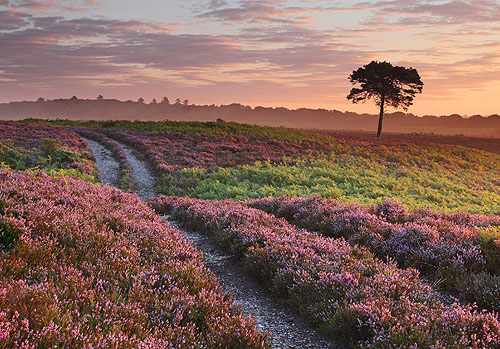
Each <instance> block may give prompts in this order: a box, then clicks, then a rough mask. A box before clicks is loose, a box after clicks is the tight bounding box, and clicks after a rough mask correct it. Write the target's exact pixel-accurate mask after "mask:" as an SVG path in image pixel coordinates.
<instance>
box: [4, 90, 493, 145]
mask: <svg viewBox="0 0 500 349" xmlns="http://www.w3.org/2000/svg"><path fill="white" fill-rule="evenodd" d="M30 117H31V118H42V119H56V118H60V119H79V120H89V119H96V120H102V119H107V120H110V119H115V120H118V119H123V120H166V119H169V120H186V121H194V120H196V121H215V120H217V119H218V118H220V119H223V120H225V121H236V122H244V123H250V124H259V125H270V126H285V127H300V128H309V129H329V130H355V131H369V132H373V130H374V129H376V128H377V124H378V121H379V115H373V114H358V113H353V112H341V111H338V110H327V109H307V108H300V109H296V110H290V109H287V108H283V107H278V108H267V107H260V106H259V107H250V106H245V105H242V104H239V103H233V104H229V105H215V104H212V105H195V104H189V102H188V100H185V101H184V102H183V101H182V100H181V99H180V98H177V99H176V100H175V102H174V103H171V102H169V101H168V98H166V97H165V98H163V99H161V101H160V102H159V103H154V102H153V101H151V103H148V104H146V103H144V101H143V103H140V102H139V101H138V100H137V101H132V100H128V101H120V100H117V99H105V98H104V97H103V98H102V99H101V98H99V97H98V98H96V99H79V98H76V97H72V98H70V99H53V100H47V99H44V98H39V99H38V100H36V101H23V102H10V103H0V119H4V120H5V119H10V120H18V119H25V118H30ZM384 120H385V121H384V129H385V131H386V132H389V133H390V132H406V133H411V132H419V133H431V132H434V133H443V134H466V135H481V136H498V137H500V116H499V115H497V114H495V115H490V116H488V117H483V116H481V115H474V116H472V117H468V118H464V117H462V116H460V115H458V114H453V115H447V116H440V117H436V116H430V115H425V116H423V117H418V116H415V115H413V114H411V113H403V112H395V113H386V114H385V116H384Z"/></svg>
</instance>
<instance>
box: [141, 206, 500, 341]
mask: <svg viewBox="0 0 500 349" xmlns="http://www.w3.org/2000/svg"><path fill="white" fill-rule="evenodd" d="M150 204H151V205H152V206H153V208H155V210H156V211H157V212H158V213H160V214H170V215H171V217H172V218H173V219H175V220H178V221H179V222H180V223H181V224H182V225H183V226H185V227H186V228H188V229H194V230H197V231H200V232H203V233H206V234H209V235H210V236H211V237H212V238H213V239H215V240H216V241H217V242H218V243H220V244H221V245H223V246H224V247H225V248H226V249H228V250H230V251H231V252H232V253H233V254H234V255H235V256H236V257H237V258H239V259H240V260H241V262H242V263H243V265H244V267H245V268H246V269H247V270H248V271H249V272H252V273H254V274H255V275H258V276H259V277H260V278H261V279H262V281H263V282H264V283H265V284H266V285H267V286H268V287H269V288H270V289H271V290H272V291H273V292H274V294H275V295H276V296H277V297H280V298H281V299H282V300H283V301H284V302H286V303H288V304H289V305H290V306H292V307H294V308H295V309H297V310H298V311H299V312H300V313H301V314H304V316H307V317H308V318H309V319H310V321H311V322H312V323H313V324H315V325H316V326H317V327H318V328H320V329H321V330H322V331H324V332H326V333H328V334H330V335H332V336H333V337H334V338H335V339H336V340H339V341H341V342H343V343H344V344H346V345H349V346H355V347H379V348H380V347H384V348H386V347H410V346H413V347H442V348H447V347H456V348H470V347H495V346H498V345H500V324H499V322H498V319H497V317H496V315H495V314H492V313H487V312H484V311H482V312H479V311H477V309H476V308H474V307H473V306H460V305H459V304H456V303H455V304H452V305H444V304H443V303H442V302H441V301H439V299H438V297H437V295H436V294H435V293H434V292H433V290H432V288H431V287H430V286H427V285H424V284H423V283H422V282H421V281H420V280H419V272H418V271H417V270H415V269H413V268H408V269H399V268H397V266H396V264H395V263H393V262H383V261H381V260H380V259H377V258H376V257H375V256H374V255H373V254H372V253H371V252H369V251H368V250H367V249H366V248H364V247H360V246H351V245H349V244H348V243H347V242H346V240H344V239H343V238H337V239H333V238H328V237H323V236H320V235H317V234H316V233H310V232H308V231H305V230H300V231H299V230H297V228H294V227H293V226H292V225H290V224H289V223H287V222H286V221H285V220H283V219H277V218H275V217H274V216H272V215H269V214H267V213H265V212H263V211H261V210H258V209H254V208H249V207H247V206H244V205H243V204H240V203H237V202H234V201H231V200H225V201H209V200H198V199H190V198H173V197H160V198H158V199H156V200H154V201H152V202H151V203H150Z"/></svg>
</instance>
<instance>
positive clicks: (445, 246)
mask: <svg viewBox="0 0 500 349" xmlns="http://www.w3.org/2000/svg"><path fill="white" fill-rule="evenodd" d="M247 205H249V206H250V207H254V208H259V209H262V210H264V211H266V212H268V213H272V214H274V215H276V216H278V217H283V218H285V219H286V220H287V221H289V222H291V223H293V224H296V225H297V226H299V227H302V228H305V229H309V230H312V231H317V232H320V233H321V234H323V235H325V236H332V237H343V238H345V239H347V240H348V241H349V242H350V243H351V245H355V244H359V245H363V246H365V247H367V248H368V249H369V250H370V251H372V252H373V253H375V254H376V255H377V256H379V257H380V258H387V257H391V258H393V259H395V260H396V261H397V262H398V264H399V265H400V266H403V267H415V268H417V269H418V270H420V271H421V272H422V273H424V274H425V275H427V276H431V277H432V278H433V279H434V280H440V282H441V285H442V287H444V288H445V289H447V290H449V291H450V292H452V293H453V294H455V295H457V296H459V297H460V298H462V299H464V300H467V301H469V302H476V303H477V304H478V305H479V306H481V307H483V308H487V309H492V310H495V311H497V312H498V311H500V298H499V296H498V295H499V294H500V293H499V291H500V271H499V269H498V265H499V264H500V241H499V240H495V239H496V238H494V237H492V238H486V237H484V236H483V235H482V234H481V231H480V230H479V229H478V227H488V226H499V225H500V216H496V215H478V214H470V213H466V212H459V213H451V214H449V213H440V212H434V211H431V210H428V209H421V210H418V211H415V212H408V211H407V210H406V208H405V207H404V206H403V205H402V204H401V203H399V202H397V201H395V200H386V201H383V202H381V203H380V204H379V205H377V206H361V205H356V204H344V203H342V202H338V201H334V200H329V199H322V198H319V197H312V198H289V197H276V198H264V199H258V200H252V201H248V202H247Z"/></svg>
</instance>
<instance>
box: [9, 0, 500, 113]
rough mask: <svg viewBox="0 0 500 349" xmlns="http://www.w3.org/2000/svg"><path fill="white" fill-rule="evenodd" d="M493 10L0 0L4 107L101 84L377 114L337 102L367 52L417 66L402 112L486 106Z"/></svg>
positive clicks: (124, 92) (153, 94) (490, 109)
mask: <svg viewBox="0 0 500 349" xmlns="http://www.w3.org/2000/svg"><path fill="white" fill-rule="evenodd" d="M499 17H500V4H499V2H498V1H475V2H466V1H454V0H453V1H438V2H435V1H434V2H431V1H417V2H415V1H398V2H396V1H366V2H357V1H348V2H345V1H344V2H333V3H332V2H330V1H322V0H316V1H301V0H288V1H285V0H279V1H278V0H269V1H251V0H242V1H232V0H230V1H222V0H212V1H208V2H206V3H203V4H199V3H198V2H194V1H184V2H178V1H158V0H153V1H148V2H147V3H143V4H130V3H127V4H126V5H124V4H123V3H121V2H119V1H115V0H102V1H98V0H72V1H65V2H63V1H40V0H30V1H18V0H3V1H0V19H1V22H2V25H1V26H0V45H1V46H2V48H3V49H2V53H1V54H0V55H1V56H0V89H2V91H3V93H2V95H1V96H0V103H6V102H10V101H22V100H36V99H37V98H38V97H44V98H49V99H55V98H70V97H71V96H72V95H76V96H78V97H80V98H89V99H92V98H95V97H96V96H97V95H98V94H102V95H103V96H105V97H106V98H114V99H119V100H129V99H132V100H134V99H136V98H139V97H142V98H144V99H146V100H147V101H150V100H151V99H152V98H157V99H158V98H162V97H163V96H172V98H174V99H175V98H177V97H179V98H181V99H188V100H190V101H192V102H193V103H196V104H200V105H203V104H231V103H241V104H244V105H249V106H252V107H254V106H265V107H285V108H291V109H298V108H312V109H316V108H323V109H328V110H331V109H336V110H340V111H349V112H355V113H376V112H377V109H376V107H374V106H373V104H371V103H366V104H357V105H353V104H351V103H350V102H349V101H348V100H347V99H346V96H347V94H348V93H349V90H350V88H351V87H352V86H351V84H350V83H349V81H348V79H347V78H348V76H349V74H351V73H352V71H353V70H355V69H357V68H359V67H361V66H363V65H366V64H368V63H369V62H370V61H372V60H376V61H388V62H391V63H392V64H394V65H401V66H405V67H413V68H415V69H417V70H418V72H419V73H420V75H421V77H422V81H423V83H424V88H423V92H422V94H421V95H419V96H418V97H417V98H416V100H415V102H414V104H413V105H412V106H411V107H410V109H409V112H410V113H412V114H415V115H451V114H460V115H493V114H498V113H499V111H500V100H499V99H498V98H496V95H497V94H498V91H499V89H500V54H499V53H498V52H499V51H498V48H499V47H500V34H499V33H500V30H499V28H500V26H499V24H498V20H497V18H499ZM68 91H71V93H69V92H68ZM137 91H141V92H140V95H139V94H138V93H137ZM169 98H170V97H169ZM394 111H395V110H394ZM390 112H392V110H390Z"/></svg>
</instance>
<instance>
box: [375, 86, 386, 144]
mask: <svg viewBox="0 0 500 349" xmlns="http://www.w3.org/2000/svg"><path fill="white" fill-rule="evenodd" d="M384 102H385V96H384V95H382V96H381V97H380V117H379V119H378V130H377V137H378V138H380V135H381V134H382V120H383V119H384Z"/></svg>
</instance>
